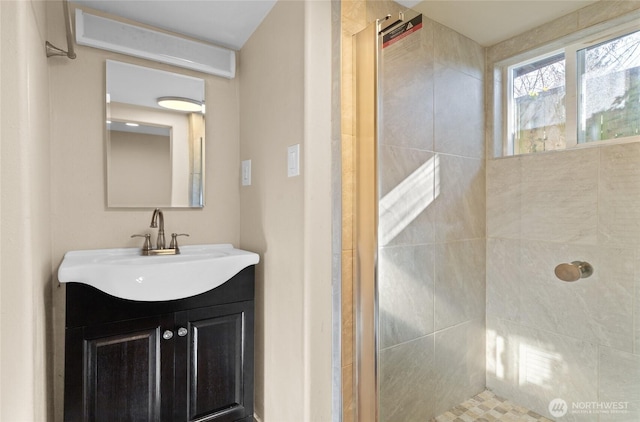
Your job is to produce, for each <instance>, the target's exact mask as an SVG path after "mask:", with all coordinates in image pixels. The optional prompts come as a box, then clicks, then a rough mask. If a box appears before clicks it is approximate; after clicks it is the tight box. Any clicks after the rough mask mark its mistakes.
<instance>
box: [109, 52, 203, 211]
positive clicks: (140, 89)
mask: <svg viewBox="0 0 640 422" xmlns="http://www.w3.org/2000/svg"><path fill="white" fill-rule="evenodd" d="M106 86H107V96H106V98H107V107H106V110H107V116H106V121H107V131H106V133H107V136H106V139H107V142H106V143H107V148H106V151H107V206H109V207H144V208H157V207H164V208H167V207H202V206H204V139H205V124H204V113H205V107H204V80H202V79H198V78H193V77H190V76H185V75H179V74H176V73H170V72H165V71H161V70H156V69H149V68H145V67H141V66H135V65H131V64H127V63H120V62H116V61H111V60H107V84H106ZM166 97H171V98H172V99H173V100H175V99H178V100H180V99H184V100H185V101H183V102H182V103H183V104H182V105H186V106H187V107H186V109H184V108H183V109H180V110H178V109H174V108H173V107H176V108H177V107H180V101H178V102H177V103H176V101H171V102H170V106H171V107H172V109H169V108H164V107H161V106H160V105H159V104H158V102H159V99H161V98H163V99H166ZM165 107H166V106H165Z"/></svg>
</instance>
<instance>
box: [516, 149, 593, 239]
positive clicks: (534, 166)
mask: <svg viewBox="0 0 640 422" xmlns="http://www.w3.org/2000/svg"><path fill="white" fill-rule="evenodd" d="M599 157H600V152H599V150H598V149H597V148H589V149H583V150H576V151H562V152H551V153H543V154H539V155H529V156H523V157H522V182H521V183H522V195H523V196H522V206H521V207H522V208H521V209H522V214H521V218H522V223H521V227H522V237H523V238H524V239H531V240H546V241H552V242H553V241H555V242H569V243H581V244H595V243H596V239H597V213H598V201H597V199H598V197H597V195H598V163H599Z"/></svg>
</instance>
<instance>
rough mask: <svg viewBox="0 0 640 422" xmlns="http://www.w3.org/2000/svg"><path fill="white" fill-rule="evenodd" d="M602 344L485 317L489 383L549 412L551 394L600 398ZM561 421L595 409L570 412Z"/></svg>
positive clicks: (582, 417)
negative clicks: (599, 360)
mask: <svg viewBox="0 0 640 422" xmlns="http://www.w3.org/2000/svg"><path fill="white" fill-rule="evenodd" d="M597 362H598V347H597V346H596V345H595V344H593V343H590V342H586V341H581V340H578V339H575V338H573V337H567V336H561V335H558V334H554V333H551V332H548V331H543V330H538V329H536V328H529V327H524V326H522V325H519V324H516V323H513V322H510V321H506V320H500V319H497V318H487V387H488V388H490V389H491V390H493V391H494V392H495V393H496V394H497V395H499V396H502V397H507V398H508V399H509V400H511V401H514V402H516V403H518V404H520V405H521V406H525V407H528V408H529V409H532V410H534V411H535V412H537V413H539V414H541V415H544V416H546V417H548V418H551V419H555V418H553V417H551V415H550V414H549V410H548V406H549V403H550V402H551V400H553V399H556V398H561V399H563V400H565V401H566V402H567V403H572V402H594V401H597V398H598V391H597V379H598V364H597ZM562 420H563V421H565V420H566V421H589V422H591V421H593V422H597V420H598V416H597V415H571V414H567V415H566V416H564V417H563V418H562Z"/></svg>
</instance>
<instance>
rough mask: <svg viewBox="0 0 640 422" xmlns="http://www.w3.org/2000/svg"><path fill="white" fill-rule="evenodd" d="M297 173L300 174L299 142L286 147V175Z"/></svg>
mask: <svg viewBox="0 0 640 422" xmlns="http://www.w3.org/2000/svg"><path fill="white" fill-rule="evenodd" d="M299 175H300V144H295V145H291V146H290V147H289V148H287V176H288V177H294V176H299Z"/></svg>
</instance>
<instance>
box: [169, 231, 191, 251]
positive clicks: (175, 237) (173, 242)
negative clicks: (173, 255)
mask: <svg viewBox="0 0 640 422" xmlns="http://www.w3.org/2000/svg"><path fill="white" fill-rule="evenodd" d="M178 236H187V237H189V235H188V234H187V233H180V234H178V233H171V243H170V244H169V249H178Z"/></svg>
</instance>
